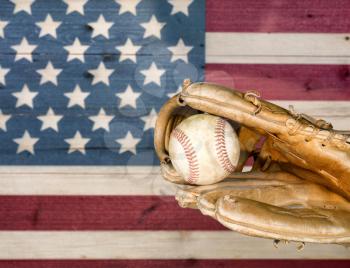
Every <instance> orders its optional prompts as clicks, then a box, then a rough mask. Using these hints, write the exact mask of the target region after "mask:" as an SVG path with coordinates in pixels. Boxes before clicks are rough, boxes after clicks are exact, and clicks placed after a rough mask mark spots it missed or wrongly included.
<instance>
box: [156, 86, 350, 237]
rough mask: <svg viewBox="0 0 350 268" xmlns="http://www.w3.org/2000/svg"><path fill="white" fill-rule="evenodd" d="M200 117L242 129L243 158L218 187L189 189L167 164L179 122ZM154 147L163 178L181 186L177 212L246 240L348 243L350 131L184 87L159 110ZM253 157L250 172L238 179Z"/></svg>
mask: <svg viewBox="0 0 350 268" xmlns="http://www.w3.org/2000/svg"><path fill="white" fill-rule="evenodd" d="M201 112H207V113H210V114H213V115H217V116H221V117H224V118H226V119H227V120H229V121H231V122H233V124H238V125H239V129H238V136H239V140H240V146H241V155H240V161H239V164H238V166H237V168H236V170H235V172H234V173H233V174H231V175H230V176H229V177H228V178H226V179H225V180H224V181H223V182H220V183H217V184H214V185H209V186H189V185H186V182H185V180H184V179H183V178H182V177H181V176H179V174H177V172H176V171H175V169H174V168H173V166H172V164H171V159H170V158H169V154H168V143H169V137H170V133H171V131H172V130H173V129H174V128H175V127H176V126H177V125H178V124H179V123H180V122H181V121H182V120H183V119H184V118H186V117H188V116H190V115H193V114H196V113H201ZM154 142H155V148H156V152H157V154H158V157H159V159H160V161H161V170H162V175H163V177H164V178H165V179H166V180H168V181H171V182H173V183H177V184H180V185H181V184H183V185H185V186H183V187H182V188H181V187H180V190H179V192H178V193H177V196H176V198H177V200H178V201H179V204H180V205H181V206H183V207H190V208H198V209H200V210H201V211H202V213H203V214H205V215H209V216H211V217H214V218H215V219H217V220H218V221H219V222H220V223H222V224H223V225H225V226H226V227H228V228H230V229H232V230H234V231H238V232H241V233H243V234H246V235H252V236H259V237H265V238H272V239H277V240H288V241H289V240H291V241H302V242H315V243H340V244H346V243H350V202H349V200H350V133H349V132H347V131H336V130H333V129H332V125H331V124H329V123H327V122H325V121H324V120H315V119H313V118H312V117H310V116H307V115H304V114H296V113H295V112H294V111H293V110H290V111H288V110H286V109H283V108H281V107H279V106H277V105H274V104H272V103H269V102H267V101H264V100H261V99H260V98H259V95H258V94H257V93H256V92H247V93H241V92H239V91H235V90H233V89H229V88H225V87H222V86H219V85H213V84H208V83H194V84H191V83H190V82H189V81H185V82H184V86H183V90H182V92H181V93H180V94H179V95H177V96H175V97H173V98H172V99H170V100H169V101H168V102H167V103H166V104H165V105H164V106H163V108H162V109H161V111H160V113H159V117H158V120H157V123H156V128H155V140H154ZM258 144H262V146H261V147H259V146H258ZM251 156H253V157H254V160H255V161H254V164H253V168H252V170H251V171H250V172H242V170H243V167H244V165H245V164H246V161H247V159H248V158H249V157H251Z"/></svg>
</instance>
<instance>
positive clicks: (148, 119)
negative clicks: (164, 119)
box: [141, 108, 158, 131]
mask: <svg viewBox="0 0 350 268" xmlns="http://www.w3.org/2000/svg"><path fill="white" fill-rule="evenodd" d="M157 117H158V115H157V112H156V110H155V109H154V108H153V109H152V110H151V112H150V113H149V115H147V116H142V117H141V120H142V121H143V122H145V126H144V127H143V131H146V130H148V129H152V128H154V127H155V126H156V121H157Z"/></svg>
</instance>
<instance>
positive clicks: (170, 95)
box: [167, 85, 182, 99]
mask: <svg viewBox="0 0 350 268" xmlns="http://www.w3.org/2000/svg"><path fill="white" fill-rule="evenodd" d="M181 91H182V86H181V85H180V86H179V87H178V89H177V90H176V91H175V92H171V93H168V94H167V96H168V98H169V99H170V98H172V97H174V96H175V95H176V94H178V93H180V92H181Z"/></svg>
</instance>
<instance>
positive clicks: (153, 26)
mask: <svg viewBox="0 0 350 268" xmlns="http://www.w3.org/2000/svg"><path fill="white" fill-rule="evenodd" d="M165 24H166V23H163V22H159V21H158V20H157V18H156V16H154V15H153V16H152V17H151V19H150V20H149V21H148V22H144V23H140V25H141V26H142V27H143V28H145V33H144V36H143V38H146V37H149V36H152V35H153V36H155V37H158V38H159V39H160V38H161V34H160V31H161V30H162V28H163V27H164V25H165Z"/></svg>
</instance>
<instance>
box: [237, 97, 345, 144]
mask: <svg viewBox="0 0 350 268" xmlns="http://www.w3.org/2000/svg"><path fill="white" fill-rule="evenodd" d="M260 96H261V95H260V93H259V92H258V91H256V90H250V91H247V92H246V93H245V94H244V95H243V98H244V99H245V100H247V101H249V102H250V103H252V104H253V105H254V106H256V107H257V108H256V110H255V111H254V112H253V114H254V115H255V116H256V115H258V114H259V113H260V112H261V111H262V103H261V101H260V99H259V98H260ZM288 111H289V113H290V115H292V117H293V118H294V120H295V121H294V122H293V126H290V127H288V120H287V121H286V126H287V128H288V134H289V135H291V136H294V135H296V134H297V133H298V132H299V131H300V130H305V129H306V128H310V129H312V131H311V133H310V134H309V135H307V136H306V138H305V141H306V142H309V141H311V140H312V139H314V138H317V136H318V134H319V133H320V131H328V132H329V135H328V136H327V138H326V139H325V140H324V142H323V143H322V146H326V143H329V142H331V141H332V140H335V135H336V134H338V137H337V138H336V139H337V140H339V141H341V142H344V143H346V144H350V137H349V135H350V131H335V130H333V126H332V124H331V123H329V122H327V121H325V120H323V119H314V118H313V117H311V116H308V115H306V114H303V113H297V112H296V111H295V110H294V107H293V105H290V106H289V109H288ZM271 112H272V113H276V111H273V110H271ZM302 120H305V121H307V122H309V123H310V124H308V125H307V126H306V127H305V124H302V123H301V121H302Z"/></svg>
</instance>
